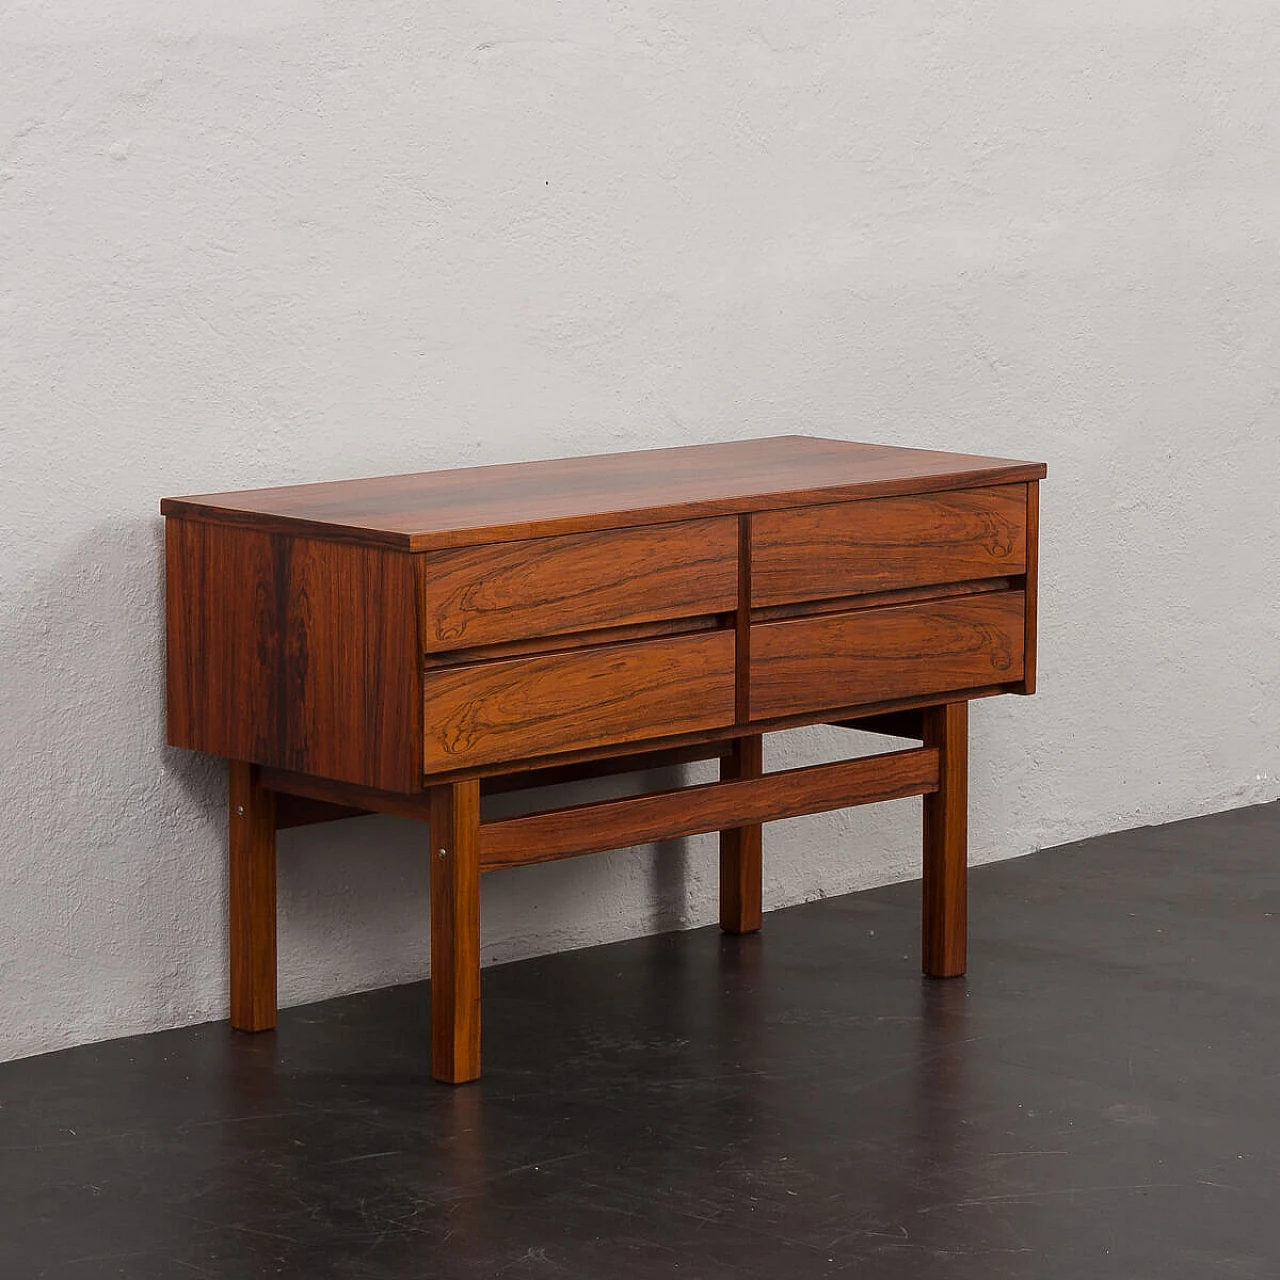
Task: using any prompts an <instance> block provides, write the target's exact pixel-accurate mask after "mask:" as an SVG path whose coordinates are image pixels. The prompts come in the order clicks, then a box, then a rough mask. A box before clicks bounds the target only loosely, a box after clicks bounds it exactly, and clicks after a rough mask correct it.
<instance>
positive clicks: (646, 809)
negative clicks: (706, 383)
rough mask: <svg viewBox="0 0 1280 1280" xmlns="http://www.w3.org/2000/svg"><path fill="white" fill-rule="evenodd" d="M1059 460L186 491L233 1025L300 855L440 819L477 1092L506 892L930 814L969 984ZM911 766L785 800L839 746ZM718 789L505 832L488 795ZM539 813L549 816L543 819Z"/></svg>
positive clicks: (193, 621)
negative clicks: (973, 751) (981, 735)
mask: <svg viewBox="0 0 1280 1280" xmlns="http://www.w3.org/2000/svg"><path fill="white" fill-rule="evenodd" d="M1044 474H1045V469H1044V467H1043V466H1042V465H1041V464H1039V463H1030V462H1016V461H1011V460H1007V459H999V458H981V457H972V456H967V455H960V454H945V453H933V452H929V451H924V450H914V449H896V448H891V447H887V446H880V445H864V444H851V443H848V442H845V441H838V440H815V439H810V438H808V437H803V436H786V437H778V438H776V439H764V440H748V441H738V442H729V443H723V444H714V445H700V446H694V447H690V448H683V449H661V450H651V451H647V452H643V453H634V454H622V455H615V456H602V457H589V458H573V459H564V460H560V461H556V462H544V463H529V464H516V465H510V466H495V467H479V468H471V469H467V470H461V471H452V472H450V471H443V472H425V473H422V474H419V475H409V476H387V477H381V478H377V479H372V480H353V481H341V482H337V483H330V484H314V485H295V486H291V487H288V488H281V489H260V490H252V491H244V492H239V493H224V494H209V495H203V496H199V497H188V498H170V499H166V500H165V501H164V502H163V503H162V504H161V505H162V510H163V512H164V514H165V516H166V518H167V526H166V529H167V532H166V538H167V550H166V556H167V581H168V599H167V618H168V627H167V634H168V726H169V741H170V743H172V744H173V745H175V746H181V747H187V748H191V749H194V750H198V751H205V752H209V753H212V754H215V755H219V756H223V757H225V758H227V759H228V760H229V761H230V762H231V765H232V773H231V776H232V790H231V809H230V817H229V850H230V859H231V979H232V993H231V1007H232V1020H233V1022H234V1024H235V1025H236V1026H238V1027H241V1028H243V1029H246V1030H258V1029H262V1028H263V1027H266V1026H271V1025H273V1024H274V1020H275V961H274V956H275V901H274V893H275V888H274V886H275V876H274V858H275V831H276V830H277V829H278V828H280V827H284V826H296V825H302V824H304V823H308V822H317V821H325V820H328V819H331V818H338V817H351V816H353V815H359V814H362V813H370V812H386V813H395V814H400V815H407V816H409V817H414V818H419V819H421V820H422V821H424V822H427V823H429V824H430V828H431V836H430V844H429V846H427V847H428V848H429V850H430V853H431V858H430V873H429V874H430V881H431V916H432V943H431V945H432V986H433V995H432V1038H433V1050H432V1062H433V1071H434V1072H435V1074H436V1075H437V1076H438V1077H439V1078H441V1079H445V1080H450V1081H460V1080H466V1079H472V1078H474V1077H475V1075H477V1074H478V1072H479V977H478V968H479V878H480V873H481V872H482V871H489V870H497V869H499V868H501V867H508V866H512V865H517V864H520V863H530V862H541V861H547V860H550V859H553V858H558V857H565V856H571V855H575V854H579V853H583V852H589V851H593V850H596V849H600V848H606V847H613V846H616V845H618V844H625V843H627V842H628V841H638V840H652V839H659V838H664V836H675V835H683V834H689V833H692V832H695V831H720V832H721V833H722V839H721V884H722V898H721V923H722V926H723V927H724V928H725V929H726V930H728V931H730V932H736V933H742V932H751V931H753V930H754V929H756V928H758V927H759V925H760V906H761V893H760V885H761V870H760V868H761V842H760V827H761V824H762V823H763V822H765V821H768V820H771V819H774V818H781V817H787V816H791V815H794V814H799V813H809V812H815V811H817V810H819V809H823V808H832V807H840V806H842V805H846V804H861V803H871V802H874V801H878V800H883V799H891V798H895V797H898V796H905V795H922V796H924V797H925V824H924V832H925V835H924V862H923V869H924V876H925V914H924V921H925V925H924V932H925V941H924V952H923V954H924V967H925V970H926V972H928V973H931V974H934V975H935V976H947V975H951V974H954V973H958V972H962V971H963V967H964V903H963V886H964V874H963V868H964V856H965V852H964V808H965V762H966V760H967V755H966V742H967V737H966V735H967V728H966V725H967V717H966V707H967V703H968V701H969V700H970V699H972V698H975V697H987V696H991V695H993V694H998V693H1029V692H1031V691H1032V690H1033V688H1034V682H1035V661H1036V612H1037V589H1038V582H1037V579H1038V556H1037V538H1038V510H1039V508H1038V502H1039V481H1040V480H1041V479H1042V477H1043V476H1044ZM824 720H825V721H834V722H838V723H849V724H856V725H858V726H859V727H862V728H869V729H872V730H876V729H883V730H884V731H885V732H892V733H894V734H895V735H897V736H903V735H904V734H905V735H906V736H908V737H912V736H914V737H916V738H917V740H918V741H919V743H920V746H919V747H917V748H915V749H913V750H909V751H905V752H891V753H887V754H885V755H883V756H873V757H869V758H865V759H858V760H852V761H843V762H839V763H838V764H834V765H818V766H813V767H811V768H810V769H807V770H804V769H801V770H790V771H783V772H781V773H772V774H765V773H763V769H762V761H763V757H762V750H761V740H762V737H763V735H764V734H766V733H771V732H775V731H779V730H783V729H786V728H789V727H792V726H799V725H805V724H813V723H818V722H822V721H824ZM693 759H718V760H720V762H721V781H719V782H715V783H705V784H699V785H698V786H694V787H686V788H677V789H675V790H673V791H671V792H656V793H651V794H647V795H644V796H639V797H629V798H628V799H626V800H623V801H608V802H602V803H600V804H596V805H579V806H570V807H568V808H563V809H550V810H545V809H543V810H537V807H536V801H535V810H536V811H535V812H534V813H532V814H526V815H521V816H518V817H514V818H504V819H501V820H496V819H495V820H493V821H487V820H486V821H482V819H481V816H480V815H481V811H480V794H481V791H482V789H503V790H512V789H519V788H526V789H527V788H535V787H536V786H538V785H541V784H543V783H546V782H551V781H563V780H565V779H567V778H574V777H586V776H593V775H594V774H604V773H609V772H622V771H626V770H631V769H634V768H637V767H645V768H649V767H654V766H658V765H663V764H672V763H677V762H681V763H683V762H687V761H689V760H693ZM531 794H536V793H531Z"/></svg>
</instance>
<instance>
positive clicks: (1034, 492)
mask: <svg viewBox="0 0 1280 1280" xmlns="http://www.w3.org/2000/svg"><path fill="white" fill-rule="evenodd" d="M1026 589H1027V625H1026V640H1025V642H1024V645H1023V655H1024V656H1023V677H1022V687H1021V688H1020V689H1019V690H1018V692H1019V693H1025V694H1031V693H1035V691H1036V658H1037V647H1038V639H1037V632H1038V627H1039V614H1040V485H1039V483H1035V484H1029V485H1027V577H1026Z"/></svg>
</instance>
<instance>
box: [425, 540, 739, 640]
mask: <svg viewBox="0 0 1280 1280" xmlns="http://www.w3.org/2000/svg"><path fill="white" fill-rule="evenodd" d="M418 592H419V603H420V606H421V607H420V613H419V616H420V618H421V624H420V628H421V633H422V649H423V652H424V653H437V652H441V651H444V650H449V649H468V648H472V647H475V646H477V645H488V644H501V643H503V642H504V641H509V640H524V639H528V638H530V637H536V636H553V635H565V634H567V633H569V632H573V631H593V630H596V629H598V628H601V627H616V626H629V625H632V624H635V623H643V622H655V621H659V620H662V619H668V618H684V617H691V616H694V615H697V614H707V613H724V612H727V611H729V610H731V609H734V608H736V607H737V603H738V522H737V520H736V519H735V518H734V517H732V516H728V517H718V518H715V519H711V520H686V521H683V522H681V523H680V524H659V525H648V526H645V527H642V528H632V529H608V530H604V531H602V532H598V533H577V534H569V535H567V536H564V537H557V538H533V539H530V540H529V541H526V542H498V543H489V544H486V545H484V546H478V547H458V548H457V549H455V550H449V551H434V552H429V553H427V554H425V555H422V556H420V557H419V558H418Z"/></svg>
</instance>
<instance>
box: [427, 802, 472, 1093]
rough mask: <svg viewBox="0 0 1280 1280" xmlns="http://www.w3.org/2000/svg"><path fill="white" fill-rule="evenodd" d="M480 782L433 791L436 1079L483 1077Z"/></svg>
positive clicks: (433, 1035) (455, 1080) (433, 1036)
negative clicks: (481, 1073)
mask: <svg viewBox="0 0 1280 1280" xmlns="http://www.w3.org/2000/svg"><path fill="white" fill-rule="evenodd" d="M479 840H480V784H479V783H478V782H476V781H474V780H473V781H470V782H455V783H452V784H451V785H447V786H442V787H433V788H432V789H431V858H430V862H431V1074H432V1075H433V1076H434V1077H435V1078H436V1079H437V1080H441V1081H444V1083H446V1084H463V1083H465V1082H466V1081H468V1080H475V1079H477V1078H478V1077H479V1075H480V843H479Z"/></svg>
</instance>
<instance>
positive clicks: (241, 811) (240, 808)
mask: <svg viewBox="0 0 1280 1280" xmlns="http://www.w3.org/2000/svg"><path fill="white" fill-rule="evenodd" d="M236 812H237V813H238V814H239V815H240V816H241V817H242V818H243V817H244V805H242V804H238V805H236Z"/></svg>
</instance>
